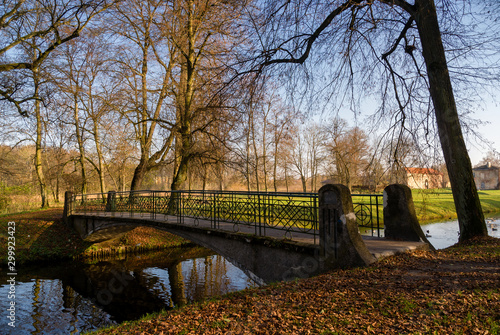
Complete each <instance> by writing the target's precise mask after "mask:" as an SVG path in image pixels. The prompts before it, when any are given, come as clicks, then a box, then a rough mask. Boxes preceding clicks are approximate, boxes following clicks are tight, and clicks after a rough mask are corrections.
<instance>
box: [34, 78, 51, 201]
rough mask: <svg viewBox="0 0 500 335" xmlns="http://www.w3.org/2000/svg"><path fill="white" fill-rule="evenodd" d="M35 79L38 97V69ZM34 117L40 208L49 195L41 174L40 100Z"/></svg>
mask: <svg viewBox="0 0 500 335" xmlns="http://www.w3.org/2000/svg"><path fill="white" fill-rule="evenodd" d="M33 75H34V81H35V97H37V98H38V86H39V83H38V77H37V76H38V71H36V70H34V71H33ZM35 117H36V142H35V171H36V176H37V178H38V184H39V185H40V196H41V198H42V206H41V207H42V208H45V207H49V197H48V194H47V182H46V180H45V175H44V174H43V166H42V127H43V123H42V115H41V111H40V100H39V99H36V100H35Z"/></svg>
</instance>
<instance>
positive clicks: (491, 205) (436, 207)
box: [412, 189, 500, 222]
mask: <svg viewBox="0 0 500 335" xmlns="http://www.w3.org/2000/svg"><path fill="white" fill-rule="evenodd" d="M478 193H479V199H480V200H481V206H482V208H483V212H484V213H485V216H486V214H488V213H496V212H500V190H488V191H479V192H478ZM412 195H413V203H414V204H415V212H416V213H417V217H418V219H419V221H420V222H426V221H427V222H428V221H435V220H441V219H455V218H456V217H457V214H456V212H455V203H454V202H453V194H452V192H451V189H435V190H412Z"/></svg>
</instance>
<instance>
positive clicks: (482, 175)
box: [472, 163, 500, 190]
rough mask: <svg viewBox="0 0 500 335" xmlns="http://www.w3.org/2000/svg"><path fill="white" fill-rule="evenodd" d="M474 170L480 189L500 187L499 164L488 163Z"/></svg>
mask: <svg viewBox="0 0 500 335" xmlns="http://www.w3.org/2000/svg"><path fill="white" fill-rule="evenodd" d="M472 172H473V173H474V181H475V182H476V187H477V189H478V190H498V189H500V168H499V167H498V166H493V165H491V163H487V164H485V165H481V166H477V167H475V168H473V169H472Z"/></svg>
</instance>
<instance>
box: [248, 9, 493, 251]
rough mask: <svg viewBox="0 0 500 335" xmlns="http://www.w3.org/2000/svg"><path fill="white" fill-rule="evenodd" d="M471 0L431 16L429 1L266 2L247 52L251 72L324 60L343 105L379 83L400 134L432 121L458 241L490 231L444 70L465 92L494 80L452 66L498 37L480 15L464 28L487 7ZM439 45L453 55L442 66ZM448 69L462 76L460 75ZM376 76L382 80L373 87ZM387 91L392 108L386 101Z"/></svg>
mask: <svg viewBox="0 0 500 335" xmlns="http://www.w3.org/2000/svg"><path fill="white" fill-rule="evenodd" d="M472 3H473V2H472V1H463V2H460V3H459V4H456V3H455V2H453V1H447V0H443V1H440V2H439V4H440V8H439V10H438V9H436V6H435V4H434V1H433V0H415V1H413V2H409V1H405V0H378V1H373V0H369V1H366V0H346V1H340V0H339V1H325V2H323V1H317V2H316V1H315V2H312V1H306V2H299V1H272V2H270V6H269V7H268V8H266V11H265V13H266V14H265V16H266V17H265V20H263V21H259V22H264V23H265V24H264V25H262V26H258V25H257V32H258V33H259V36H260V38H259V41H260V42H261V47H260V50H261V51H260V54H257V53H255V54H254V55H253V56H254V61H255V62H254V64H258V65H256V66H255V67H254V68H253V69H254V70H256V71H262V69H263V68H265V67H270V66H272V65H278V64H303V66H307V63H306V60H308V59H310V58H311V60H310V61H311V62H314V63H316V62H319V60H323V61H324V60H326V62H327V63H328V65H329V66H330V67H329V69H330V70H331V71H330V73H331V75H330V76H329V77H328V78H333V80H332V81H331V82H332V83H335V86H334V87H335V88H337V91H336V93H338V95H337V96H338V97H339V99H340V101H341V100H342V99H344V98H345V97H346V96H349V95H350V96H354V95H355V92H356V91H357V90H356V88H360V90H359V91H360V92H370V90H373V88H374V87H376V86H379V87H380V88H381V91H382V98H384V100H383V101H384V104H383V105H382V107H381V109H380V112H381V113H387V112H388V109H389V110H391V109H392V111H393V112H394V113H393V114H392V116H391V117H392V118H393V121H394V120H396V121H397V122H398V123H399V124H400V125H401V129H406V127H407V126H408V125H410V124H412V123H413V126H415V127H420V128H423V129H424V131H426V132H427V133H428V132H429V131H432V130H433V129H434V123H433V122H429V120H432V117H434V118H435V122H436V123H435V125H436V128H437V129H436V131H437V133H438V134H439V140H440V142H441V148H442V151H443V155H444V159H445V161H446V166H447V168H448V172H449V175H450V181H451V185H452V190H453V196H454V200H455V207H456V211H457V215H458V219H459V224H460V240H461V241H463V240H467V239H470V238H472V237H474V236H482V235H486V234H487V230H486V225H485V222H484V216H483V213H482V210H481V204H480V202H479V198H478V195H477V191H476V187H475V185H474V178H473V175H472V166H471V162H470V159H469V156H468V153H467V149H466V146H465V142H464V139H463V134H462V127H461V124H460V117H459V114H458V109H457V105H456V102H455V95H454V91H453V88H452V80H451V77H450V70H452V71H453V72H452V73H453V74H454V75H455V77H454V84H455V86H457V87H458V86H460V84H464V83H466V84H467V85H468V87H467V88H468V89H469V90H470V89H471V88H472V87H474V86H473V85H471V84H476V83H477V82H483V83H484V82H487V81H488V80H497V79H498V75H497V74H496V75H495V73H494V72H493V71H491V68H490V67H483V68H482V69H481V68H479V67H476V68H475V69H474V70H472V67H469V68H467V67H464V65H463V63H460V62H459V60H460V59H461V60H463V59H464V58H468V57H475V56H476V54H477V52H478V51H480V50H484V51H485V53H488V52H490V51H492V50H493V51H492V52H493V53H494V52H497V51H494V50H498V37H497V36H494V35H492V34H490V33H489V32H490V31H491V32H492V31H495V30H496V29H495V27H492V26H487V23H488V19H490V18H492V20H490V21H489V22H490V23H491V24H498V22H495V20H494V17H493V16H492V15H490V16H487V15H485V16H482V17H481V21H477V25H475V26H474V25H471V24H470V23H471V20H474V19H475V17H474V16H473V15H467V13H470V12H472V11H474V10H476V9H479V10H478V12H479V11H481V10H483V11H484V12H485V13H486V12H489V11H488V8H485V9H483V8H482V7H487V6H492V4H491V3H482V4H474V5H473V4H472ZM490 9H491V8H490ZM438 16H439V19H441V25H442V26H441V28H440V26H439V24H438ZM469 27H473V28H474V27H478V28H479V29H480V31H479V32H477V31H476V32H474V31H472V30H471V29H470V28H469ZM468 28H469V29H468ZM442 37H445V40H444V42H443V39H442ZM388 41H391V42H390V44H388ZM444 43H446V46H447V47H448V48H450V51H449V52H448V53H449V55H450V56H452V57H453V58H452V60H451V61H449V62H448V61H447V58H446V53H445V44H444ZM399 51H402V53H399ZM474 61H476V62H477V59H475V60H474ZM316 64H317V63H316ZM455 71H457V72H458V71H460V73H459V75H457V73H455ZM474 71H476V72H475V73H474ZM323 77H324V76H323ZM381 77H382V78H385V79H387V80H382V81H379V82H377V79H378V78H381ZM480 78H482V79H486V80H481V79H480ZM475 87H478V86H475ZM391 91H392V93H393V97H394V98H395V99H394V100H393V101H395V108H392V107H391V106H390V105H389V104H388V103H387V101H388V100H387V98H388V97H389V95H390V93H391ZM346 92H347V93H346ZM431 102H432V106H433V108H432V107H430V106H431ZM426 105H427V106H428V107H427V108H426V107H425V106H426Z"/></svg>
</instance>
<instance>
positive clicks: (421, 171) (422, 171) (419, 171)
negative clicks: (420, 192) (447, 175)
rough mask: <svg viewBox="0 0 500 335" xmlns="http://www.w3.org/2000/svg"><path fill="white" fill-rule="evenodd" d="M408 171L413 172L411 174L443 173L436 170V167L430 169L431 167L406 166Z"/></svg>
mask: <svg viewBox="0 0 500 335" xmlns="http://www.w3.org/2000/svg"><path fill="white" fill-rule="evenodd" d="M406 172H408V173H411V174H437V175H442V173H441V172H439V171H437V170H434V169H429V168H406Z"/></svg>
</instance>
